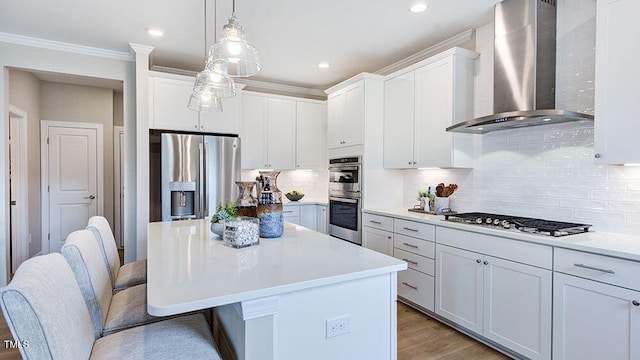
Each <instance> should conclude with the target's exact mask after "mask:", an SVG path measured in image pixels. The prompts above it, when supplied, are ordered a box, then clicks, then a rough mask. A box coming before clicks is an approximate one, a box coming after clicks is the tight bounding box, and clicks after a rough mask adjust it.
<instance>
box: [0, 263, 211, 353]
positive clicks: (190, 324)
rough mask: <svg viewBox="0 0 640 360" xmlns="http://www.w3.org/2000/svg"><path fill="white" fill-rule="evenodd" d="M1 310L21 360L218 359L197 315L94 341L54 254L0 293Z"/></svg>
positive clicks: (71, 282)
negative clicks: (21, 343) (25, 342)
mask: <svg viewBox="0 0 640 360" xmlns="http://www.w3.org/2000/svg"><path fill="white" fill-rule="evenodd" d="M0 305H1V306H2V311H3V313H4V316H5V318H6V320H7V324H8V325H9V329H10V330H11V334H12V335H13V337H14V339H16V340H17V341H28V346H22V347H20V354H21V355H22V357H23V358H24V359H214V360H217V359H220V355H219V354H218V351H217V349H216V347H215V345H214V344H213V338H212V336H211V332H210V331H209V329H208V325H207V322H206V320H205V318H204V316H202V315H200V314H196V315H190V316H184V317H179V318H174V319H170V320H165V321H160V322H156V323H153V324H151V325H145V326H139V327H135V328H131V329H128V330H124V331H121V332H118V333H116V334H114V335H109V336H105V337H101V338H98V337H96V336H95V334H94V332H93V324H92V321H91V316H90V315H89V310H88V309H87V306H86V304H85V301H84V298H83V296H82V294H81V292H80V288H79V286H78V283H77V282H76V279H75V277H74V274H73V272H72V270H71V268H70V267H69V264H68V263H67V261H65V259H64V257H63V256H62V255H60V254H58V253H51V254H48V255H44V256H36V257H34V258H31V259H29V260H27V261H25V262H24V263H23V264H22V265H20V267H19V268H18V270H17V272H16V274H15V276H14V278H13V280H12V281H11V283H10V284H9V285H8V286H6V287H4V288H2V289H0Z"/></svg>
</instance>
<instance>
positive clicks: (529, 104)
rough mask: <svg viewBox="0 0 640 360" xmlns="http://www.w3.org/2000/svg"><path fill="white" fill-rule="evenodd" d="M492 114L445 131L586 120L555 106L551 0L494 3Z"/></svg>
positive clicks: (553, 6) (481, 131)
mask: <svg viewBox="0 0 640 360" xmlns="http://www.w3.org/2000/svg"><path fill="white" fill-rule="evenodd" d="M494 15H495V39H494V65H493V112H494V114H493V115H489V116H484V117H481V118H477V119H471V120H468V121H465V122H461V123H458V124H455V125H452V126H449V127H448V128H447V131H451V132H462V133H470V134H484V133H487V132H490V131H495V130H506V129H514V128H521V127H528V126H537V125H546V124H555V123H561V122H568V121H582V120H591V121H593V116H592V115H589V114H582V113H577V112H573V111H567V110H558V109H555V96H556V94H555V83H556V0H504V1H502V2H500V3H498V4H496V5H495V10H494Z"/></svg>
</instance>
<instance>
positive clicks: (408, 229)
mask: <svg viewBox="0 0 640 360" xmlns="http://www.w3.org/2000/svg"><path fill="white" fill-rule="evenodd" d="M403 229H405V230H407V231H413V232H418V231H420V230H417V229H412V228H408V227H403Z"/></svg>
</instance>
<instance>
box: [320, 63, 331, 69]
mask: <svg viewBox="0 0 640 360" xmlns="http://www.w3.org/2000/svg"><path fill="white" fill-rule="evenodd" d="M329 66H331V65H329V63H327V62H321V63H319V64H318V68H319V69H328V68H329Z"/></svg>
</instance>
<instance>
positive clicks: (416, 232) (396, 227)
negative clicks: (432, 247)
mask: <svg viewBox="0 0 640 360" xmlns="http://www.w3.org/2000/svg"><path fill="white" fill-rule="evenodd" d="M393 232H394V233H396V234H403V235H407V236H413V237H416V238H419V239H424V240H430V241H435V238H436V227H435V226H433V225H429V224H423V223H419V222H416V221H408V220H401V219H395V221H394V222H393Z"/></svg>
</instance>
